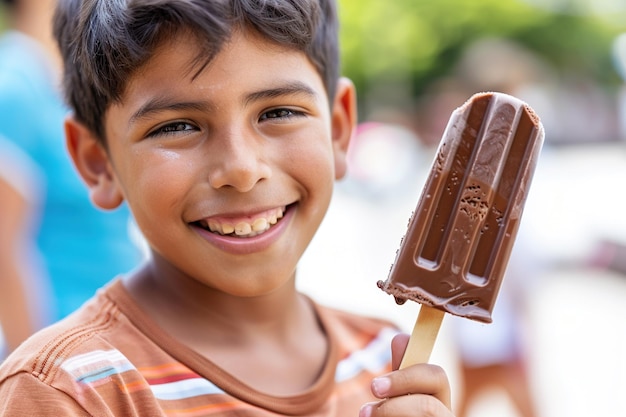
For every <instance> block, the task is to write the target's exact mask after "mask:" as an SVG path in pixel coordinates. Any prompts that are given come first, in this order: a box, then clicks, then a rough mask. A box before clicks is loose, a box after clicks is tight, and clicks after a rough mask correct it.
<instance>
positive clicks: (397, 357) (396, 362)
mask: <svg viewBox="0 0 626 417" xmlns="http://www.w3.org/2000/svg"><path fill="white" fill-rule="evenodd" d="M408 343H409V335H408V334H405V333H401V334H397V335H396V336H394V338H393V339H392V340H391V366H392V368H393V369H394V370H396V369H398V368H400V362H402V357H403V356H404V351H405V350H406V346H407V344H408Z"/></svg>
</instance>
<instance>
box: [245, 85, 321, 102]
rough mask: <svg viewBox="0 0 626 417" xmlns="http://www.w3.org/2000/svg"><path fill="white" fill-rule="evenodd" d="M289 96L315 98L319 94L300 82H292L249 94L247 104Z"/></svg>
mask: <svg viewBox="0 0 626 417" xmlns="http://www.w3.org/2000/svg"><path fill="white" fill-rule="evenodd" d="M288 95H304V96H308V97H309V98H315V97H316V96H317V94H316V93H315V90H313V89H312V88H311V87H309V86H308V85H306V84H305V83H303V82H300V81H292V82H289V83H286V84H284V85H280V86H277V87H272V88H268V89H265V90H261V91H256V92H254V93H251V94H248V95H247V96H246V100H245V104H249V103H251V102H253V101H256V100H261V99H266V98H274V97H280V96H288Z"/></svg>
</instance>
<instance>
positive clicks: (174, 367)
mask: <svg viewBox="0 0 626 417" xmlns="http://www.w3.org/2000/svg"><path fill="white" fill-rule="evenodd" d="M315 308H316V311H317V314H318V316H319V319H320V322H321V323H322V326H323V327H324V330H325V331H326V334H327V336H328V338H329V346H330V349H329V354H328V359H327V362H326V364H325V367H324V369H323V370H322V372H321V374H320V376H319V378H318V380H317V382H316V383H315V384H314V385H313V386H311V387H310V388H309V389H308V390H306V391H305V392H302V393H300V394H298V395H295V396H289V397H274V396H271V395H268V394H265V393H263V392H259V391H257V390H255V389H252V388H251V387H249V386H247V385H246V384H245V383H244V382H243V381H240V380H238V379H236V378H234V377H233V376H232V375H230V374H228V373H227V372H226V371H224V370H223V369H221V368H220V367H219V366H218V365H217V364H215V363H213V362H211V361H210V360H209V359H207V358H205V357H203V356H201V355H199V354H198V353H196V352H195V351H193V350H191V349H189V348H188V347H186V346H184V345H183V344H181V343H179V342H178V341H177V340H175V339H174V338H172V337H171V336H169V335H168V334H167V333H165V332H164V331H163V330H162V329H161V328H159V327H158V326H157V325H156V324H155V323H154V321H152V320H151V318H150V317H149V316H147V315H146V314H145V313H144V312H142V311H141V309H140V308H139V307H138V306H137V304H136V303H135V302H134V301H133V299H132V298H131V297H130V295H129V294H128V293H127V292H126V290H125V289H124V287H123V285H122V283H121V281H119V280H116V281H114V282H113V284H112V285H110V286H108V287H107V288H105V289H104V290H103V291H101V292H100V293H99V294H98V295H97V296H96V297H94V299H92V300H91V301H90V302H89V303H88V304H86V305H85V306H84V307H82V308H81V309H80V310H78V311H77V312H76V313H74V314H73V315H71V316H70V317H68V318H67V319H65V320H63V321H61V322H59V323H57V324H55V325H53V326H51V327H49V328H47V329H44V330H42V331H40V332H39V333H37V334H36V335H34V336H33V337H31V338H30V339H29V340H28V341H26V342H25V343H24V344H23V345H22V346H21V347H20V348H18V349H17V350H16V351H15V352H14V353H13V354H12V355H11V356H9V358H7V359H6V361H5V362H4V363H3V364H2V366H1V367H0V415H3V416H5V415H6V416H19V417H23V416H35V415H36V416H44V415H45V416H96V417H100V416H150V417H153V416H181V417H195V416H218V415H219V416H237V417H244V416H255V417H261V416H277V415H298V416H315V417H321V416H324V417H330V416H334V417H345V416H350V415H353V416H355V415H357V414H358V410H359V408H360V407H361V405H363V404H364V403H366V402H368V401H373V400H375V399H374V397H373V396H372V395H371V393H370V382H371V379H372V378H373V377H374V376H377V375H380V374H381V373H384V372H388V371H389V370H390V361H391V350H390V341H391V338H392V337H393V335H395V334H396V333H397V330H396V328H395V327H393V326H391V325H390V324H389V323H387V322H385V321H382V320H377V319H371V318H364V317H360V316H356V315H353V314H350V313H346V312H341V311H338V310H334V309H330V308H326V307H322V306H319V305H315ZM268 378H271V375H268Z"/></svg>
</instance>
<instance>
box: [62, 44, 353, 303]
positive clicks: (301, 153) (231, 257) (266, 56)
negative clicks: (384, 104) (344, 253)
mask: <svg viewBox="0 0 626 417" xmlns="http://www.w3.org/2000/svg"><path fill="white" fill-rule="evenodd" d="M194 45H195V43H194V41H193V39H191V38H188V37H184V36H179V37H177V38H175V39H173V40H172V41H171V42H168V43H167V44H165V45H163V46H161V47H160V48H159V49H158V50H157V54H156V55H154V57H153V58H152V59H151V60H150V61H149V62H148V63H147V64H146V65H145V66H144V68H142V69H141V70H140V71H139V72H138V73H137V74H136V75H135V76H134V77H133V78H132V80H131V81H130V83H129V85H128V88H127V89H126V91H125V93H124V95H123V97H122V100H121V103H117V104H113V105H112V107H110V109H109V110H108V111H107V114H106V116H105V121H104V124H105V130H106V134H107V141H108V145H109V152H108V155H107V154H103V161H101V163H97V162H96V163H94V161H93V159H95V158H94V157H93V156H92V157H87V158H91V159H92V160H91V161H90V162H87V163H85V162H81V156H80V155H81V151H80V149H81V145H80V144H81V140H82V139H81V135H74V136H76V137H74V138H73V139H72V138H70V139H69V140H68V143H69V144H70V148H72V147H73V148H74V149H73V150H72V153H73V155H74V159H75V161H76V163H77V166H78V167H79V170H80V171H81V172H83V171H84V169H81V164H82V165H91V168H89V167H88V168H87V169H88V170H91V171H92V176H94V177H97V178H98V179H97V180H96V181H91V183H90V181H89V180H87V182H88V183H90V184H91V192H92V198H93V200H94V201H95V202H96V203H97V204H99V205H100V206H102V207H105V208H111V207H114V206H115V205H116V204H118V203H119V200H121V198H123V199H125V200H126V201H127V202H128V204H129V206H130V207H131V209H132V212H133V214H134V216H135V219H136V221H137V223H138V225H139V227H140V229H141V230H142V231H143V233H144V235H145V237H146V239H147V241H148V243H149V245H150V247H151V249H152V252H153V257H154V262H155V263H156V264H157V265H161V266H164V267H165V269H163V268H160V269H159V268H153V270H154V271H157V272H155V273H157V274H158V273H159V272H158V271H163V270H168V271H169V273H172V272H173V273H174V274H179V273H180V274H183V275H186V276H191V277H192V278H193V279H195V280H198V281H200V282H202V283H204V284H205V285H207V286H209V287H213V288H215V289H217V290H219V291H222V292H226V293H229V294H233V295H238V296H252V295H258V294H264V293H267V292H269V291H271V290H272V289H275V288H277V287H278V286H280V285H282V284H284V283H285V282H286V280H288V279H291V278H292V276H293V273H294V271H295V267H296V264H297V262H298V260H299V258H300V256H301V254H302V252H303V251H304V250H305V248H306V246H307V245H308V243H309V242H310V240H311V238H312V237H313V234H314V233H315V231H316V230H317V228H318V226H319V224H320V222H321V220H322V218H323V216H324V214H325V212H326V209H327V207H328V204H329V202H330V198H331V192H332V188H333V183H334V180H335V179H336V178H339V177H341V176H342V175H343V173H344V171H345V151H346V149H347V145H348V142H349V139H350V136H351V134H352V129H353V126H354V123H355V118H356V115H355V114H354V113H355V110H354V92H353V87H352V85H351V84H350V83H348V82H347V81H345V80H343V81H342V82H340V87H339V93H338V99H337V100H336V104H335V106H333V110H332V111H331V110H330V105H329V102H328V98H327V96H326V92H325V89H324V85H323V83H322V80H321V77H320V76H319V74H318V73H317V72H316V70H315V68H314V67H313V65H312V64H311V63H310V61H309V60H308V59H307V58H306V56H305V55H304V54H302V53H299V52H294V51H293V50H287V49H283V48H280V47H277V46H276V45H272V44H269V43H267V42H266V41H264V40H262V39H260V38H258V37H255V36H254V35H252V34H250V33H239V34H235V35H234V37H233V39H232V42H230V43H228V44H226V45H225V48H224V49H223V50H222V51H221V52H220V53H219V55H217V56H216V58H215V59H214V60H213V61H212V62H211V63H210V64H209V65H208V66H207V67H206V68H205V69H204V70H202V71H201V72H200V73H198V69H199V68H198V66H195V65H194V64H193V62H194V61H193V59H194V57H195V56H196V53H197V49H196V48H195V47H194ZM69 123H70V124H71V123H72V122H69ZM69 131H70V132H71V131H72V129H71V128H70V129H69ZM71 136H72V134H71V133H70V134H69V136H68V137H71ZM83 139H84V140H88V138H83ZM82 153H86V152H82ZM82 159H85V158H82ZM97 170H100V172H101V173H100V174H98V175H96V174H94V172H95V171H97ZM83 176H85V174H84V173H83ZM96 183H97V184H96ZM233 229H234V233H231V232H233ZM338 232H339V233H340V231H338Z"/></svg>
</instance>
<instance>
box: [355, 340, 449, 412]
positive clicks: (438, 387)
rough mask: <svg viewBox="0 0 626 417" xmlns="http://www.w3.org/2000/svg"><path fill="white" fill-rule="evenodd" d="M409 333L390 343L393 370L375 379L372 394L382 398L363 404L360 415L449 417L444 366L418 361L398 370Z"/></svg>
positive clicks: (447, 389)
mask: <svg viewBox="0 0 626 417" xmlns="http://www.w3.org/2000/svg"><path fill="white" fill-rule="evenodd" d="M408 340H409V336H408V335H404V334H403V335H398V336H396V337H395V338H394V339H393V341H392V342H391V352H392V362H393V369H396V371H393V372H391V373H389V374H387V375H383V376H381V377H378V378H374V380H373V381H372V393H373V394H374V395H375V396H376V397H377V398H380V399H381V401H378V402H374V403H368V404H365V405H364V406H363V407H362V408H361V411H360V413H359V417H452V416H453V414H452V412H451V411H450V408H451V405H450V385H449V383H448V377H447V376H446V374H445V372H444V371H443V369H441V368H440V367H438V366H436V365H429V364H420V365H414V366H409V367H407V368H405V369H402V370H397V369H398V367H399V366H400V361H401V360H402V356H403V354H404V350H405V349H406V345H407V343H408Z"/></svg>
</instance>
